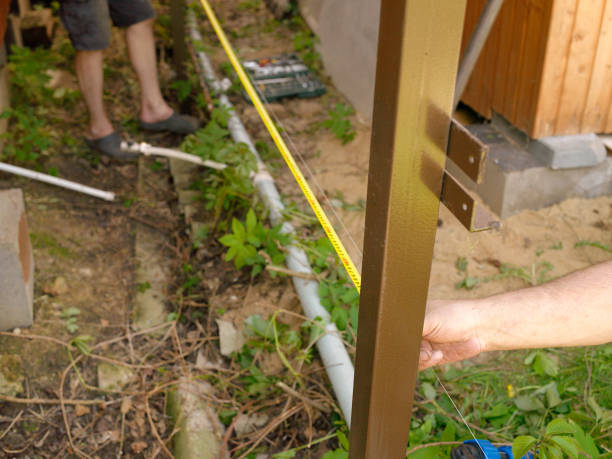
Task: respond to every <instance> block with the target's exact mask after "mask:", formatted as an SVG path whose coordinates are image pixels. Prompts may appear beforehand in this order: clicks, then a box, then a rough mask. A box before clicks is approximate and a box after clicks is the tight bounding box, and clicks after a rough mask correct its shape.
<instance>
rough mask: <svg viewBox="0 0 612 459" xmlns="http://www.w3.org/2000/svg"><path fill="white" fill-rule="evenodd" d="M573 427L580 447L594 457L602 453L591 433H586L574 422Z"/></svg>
mask: <svg viewBox="0 0 612 459" xmlns="http://www.w3.org/2000/svg"><path fill="white" fill-rule="evenodd" d="M572 427H573V428H574V432H573V433H574V438H575V439H576V441H577V442H578V444H579V445H580V447H581V448H582V449H583V450H584V451H585V452H586V453H588V454H589V456H591V457H592V458H593V459H595V458H598V457H599V456H600V453H599V449H598V448H597V446H596V445H595V441H594V440H593V438H592V437H591V436H590V435H589V434H586V433H584V430H582V428H581V427H580V426H579V425H578V424H572Z"/></svg>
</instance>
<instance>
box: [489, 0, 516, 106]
mask: <svg viewBox="0 0 612 459" xmlns="http://www.w3.org/2000/svg"><path fill="white" fill-rule="evenodd" d="M499 16H500V19H501V22H500V24H499V28H500V32H499V33H500V40H499V48H498V52H499V55H500V56H501V57H500V59H498V60H497V65H496V66H495V68H494V69H493V72H494V75H493V78H494V86H493V88H494V89H493V101H492V107H493V110H495V111H497V112H498V113H501V112H502V110H503V106H504V100H505V97H506V94H505V91H506V81H507V78H508V67H509V64H510V60H509V56H510V53H512V52H516V49H515V47H514V46H513V43H512V34H511V30H512V21H513V18H514V2H511V1H506V2H504V6H503V7H502V9H501V11H500V12H499Z"/></svg>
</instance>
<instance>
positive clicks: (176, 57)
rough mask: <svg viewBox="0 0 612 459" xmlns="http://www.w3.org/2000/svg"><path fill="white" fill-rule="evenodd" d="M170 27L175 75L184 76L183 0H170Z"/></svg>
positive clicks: (185, 54) (185, 48)
mask: <svg viewBox="0 0 612 459" xmlns="http://www.w3.org/2000/svg"><path fill="white" fill-rule="evenodd" d="M170 28H171V32H172V41H173V47H172V60H173V63H174V70H175V71H176V74H177V77H178V78H179V79H182V78H184V77H185V59H186V57H187V47H186V46H185V0H171V1H170Z"/></svg>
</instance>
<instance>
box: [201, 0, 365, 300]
mask: <svg viewBox="0 0 612 459" xmlns="http://www.w3.org/2000/svg"><path fill="white" fill-rule="evenodd" d="M200 3H201V4H202V8H204V11H205V12H206V15H207V16H208V19H209V20H210V23H211V24H212V26H213V29H214V30H215V33H216V34H217V37H218V38H219V41H220V42H221V45H222V46H223V49H224V50H225V53H226V54H227V57H228V58H229V60H230V62H231V63H232V66H233V67H234V70H235V71H236V73H237V74H238V78H240V81H241V82H242V85H243V86H244V89H245V90H246V92H247V94H248V95H249V97H250V98H251V101H252V102H253V105H254V106H255V108H256V109H257V113H259V116H260V117H261V120H262V121H263V123H264V124H265V126H266V128H267V129H268V132H269V133H270V135H271V136H272V139H273V140H274V143H275V144H276V146H277V148H278V150H279V151H280V152H281V155H282V156H283V158H284V159H285V162H286V163H287V166H289V169H290V170H291V173H292V174H293V177H294V178H295V180H296V181H297V183H298V185H299V186H300V188H301V190H302V193H304V196H306V199H307V200H308V202H309V204H310V207H312V210H313V212H314V213H315V215H316V217H317V219H318V220H319V223H321V226H322V227H323V230H324V231H325V234H326V235H327V237H328V238H329V240H330V242H331V244H332V246H333V247H334V249H335V250H336V253H337V254H338V257H339V258H340V261H341V262H342V264H343V265H344V268H345V269H346V272H347V273H348V275H349V276H350V278H351V280H352V281H353V284H355V288H357V291H358V292H360V293H361V275H360V274H359V271H357V268H356V267H355V264H354V263H353V260H351V257H349V254H348V253H347V251H346V249H345V248H344V245H343V244H342V242H341V241H340V238H339V237H338V234H337V233H336V230H334V227H333V226H332V225H331V223H330V221H329V219H328V218H327V215H325V212H324V211H323V208H322V207H321V204H319V201H318V200H317V198H316V197H315V195H314V193H313V192H312V190H311V189H310V186H309V185H308V182H306V179H305V178H304V175H303V174H302V172H301V171H300V168H299V167H298V165H297V164H296V162H295V160H294V159H293V156H292V155H291V152H290V151H289V149H288V148H287V145H285V141H284V140H283V138H282V137H281V135H280V134H279V132H278V129H276V126H275V125H274V123H273V122H272V119H271V118H270V115H269V114H268V112H267V111H266V108H265V107H264V105H263V104H262V103H261V100H260V99H259V95H258V94H257V92H256V91H255V88H253V85H252V84H251V80H250V79H249V77H248V76H247V74H246V73H245V71H244V70H243V68H242V65H241V64H240V61H239V60H238V57H236V53H234V50H233V49H232V45H231V44H230V42H229V41H228V39H227V37H226V36H225V33H224V32H223V29H222V28H221V26H220V25H219V21H218V20H217V17H216V16H215V13H214V12H213V10H212V8H211V7H210V4H209V3H208V0H200Z"/></svg>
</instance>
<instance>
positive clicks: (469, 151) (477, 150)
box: [446, 119, 489, 183]
mask: <svg viewBox="0 0 612 459" xmlns="http://www.w3.org/2000/svg"><path fill="white" fill-rule="evenodd" d="M488 152H489V147H488V146H487V145H485V144H484V143H482V142H481V141H480V140H478V139H477V138H476V136H474V135H473V134H472V133H471V132H470V131H468V130H467V129H466V128H465V127H464V126H462V125H461V123H459V121H457V120H455V119H453V120H451V128H450V133H449V136H448V148H447V149H446V155H447V156H448V157H449V159H451V160H452V161H453V162H454V163H455V164H456V165H457V166H459V168H460V169H461V170H462V171H463V172H464V173H465V174H466V175H467V176H468V177H469V178H471V179H472V180H473V181H474V182H476V183H480V182H481V181H482V175H483V172H484V161H485V158H486V156H487V153H488Z"/></svg>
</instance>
